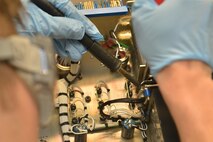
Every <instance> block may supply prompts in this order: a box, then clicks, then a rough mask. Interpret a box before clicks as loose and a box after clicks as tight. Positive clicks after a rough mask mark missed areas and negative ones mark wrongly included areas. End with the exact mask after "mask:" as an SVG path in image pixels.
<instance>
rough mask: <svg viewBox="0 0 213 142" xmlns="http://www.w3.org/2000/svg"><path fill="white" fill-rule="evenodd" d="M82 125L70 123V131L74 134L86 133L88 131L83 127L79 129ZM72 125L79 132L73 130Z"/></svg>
mask: <svg viewBox="0 0 213 142" xmlns="http://www.w3.org/2000/svg"><path fill="white" fill-rule="evenodd" d="M81 126H82V125H81V124H75V125H72V126H71V133H73V134H75V135H79V134H86V133H88V131H87V130H84V129H81V128H79V127H81ZM74 127H76V128H77V129H78V130H79V131H80V132H78V133H76V132H74V131H73V129H74Z"/></svg>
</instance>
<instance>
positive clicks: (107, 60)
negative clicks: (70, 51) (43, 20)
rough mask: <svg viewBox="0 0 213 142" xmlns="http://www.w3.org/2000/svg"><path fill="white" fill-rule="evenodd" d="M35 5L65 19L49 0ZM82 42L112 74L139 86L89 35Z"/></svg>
mask: <svg viewBox="0 0 213 142" xmlns="http://www.w3.org/2000/svg"><path fill="white" fill-rule="evenodd" d="M31 2H33V3H34V4H35V5H37V6H38V7H39V8H40V9H42V10H43V11H45V12H47V13H48V14H50V15H52V16H60V17H64V14H63V13H62V12H61V11H59V10H58V9H57V8H55V7H54V6H53V5H52V4H51V3H49V2H48V1H47V0H31ZM80 42H81V43H82V44H83V45H84V46H85V47H86V48H87V50H88V51H89V52H90V53H91V54H92V55H93V56H94V57H96V58H97V59H98V60H99V61H100V62H102V63H103V64H104V65H105V66H106V67H108V68H109V69H110V70H111V71H112V72H115V71H117V72H119V73H121V74H122V75H123V76H124V77H126V78H127V79H128V80H129V81H130V82H132V83H133V84H134V85H136V86H139V85H140V83H139V82H138V80H136V79H135V78H134V77H133V76H132V75H131V74H130V73H129V72H127V71H126V70H125V69H124V68H123V67H122V62H121V61H120V60H119V59H117V58H115V57H113V56H112V55H111V54H109V53H108V52H107V51H106V50H105V49H104V48H102V46H101V45H100V44H99V43H98V42H96V41H94V40H92V39H91V38H90V37H89V36H88V35H86V34H85V35H84V37H83V38H82V39H81V40H80Z"/></svg>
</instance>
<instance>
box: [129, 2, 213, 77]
mask: <svg viewBox="0 0 213 142" xmlns="http://www.w3.org/2000/svg"><path fill="white" fill-rule="evenodd" d="M212 7H213V2H212V1H211V0H166V1H165V2H164V3H163V4H161V5H160V6H158V5H157V4H156V3H155V2H154V0H136V2H135V3H134V5H133V12H132V19H133V29H134V32H135V37H136V42H137V45H138V47H139V48H140V52H141V54H142V55H143V56H144V57H145V58H146V60H147V62H148V64H149V66H150V69H151V73H152V74H153V75H154V76H155V75H156V74H157V73H158V72H159V71H160V70H161V69H163V68H164V67H166V66H168V65H170V64H171V63H173V62H175V61H178V60H201V61H203V62H204V63H207V64H208V65H210V66H211V67H213V59H212V57H213V55H212V53H213V49H212V48H213V40H212V37H213V11H212V10H213V9H212Z"/></svg>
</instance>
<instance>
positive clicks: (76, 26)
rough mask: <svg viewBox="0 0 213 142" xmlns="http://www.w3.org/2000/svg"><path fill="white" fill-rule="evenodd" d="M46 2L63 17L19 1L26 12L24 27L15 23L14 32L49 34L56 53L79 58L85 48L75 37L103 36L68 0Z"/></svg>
mask: <svg viewBox="0 0 213 142" xmlns="http://www.w3.org/2000/svg"><path fill="white" fill-rule="evenodd" d="M49 2H51V3H52V4H53V5H54V6H55V7H57V8H59V9H60V10H61V11H62V12H64V14H65V16H66V17H53V16H51V15H49V14H47V13H46V12H44V11H42V10H41V9H40V8H38V7H37V6H36V5H34V4H33V3H31V2H28V0H22V3H23V5H24V7H25V9H26V12H27V14H25V15H23V14H22V20H23V25H24V26H22V25H20V24H17V31H18V32H19V33H20V34H23V35H30V36H33V35H36V34H42V35H45V36H49V37H52V38H53V39H54V42H55V45H56V51H57V52H58V54H59V55H60V56H62V57H70V58H71V60H72V61H79V60H80V59H81V57H82V54H83V53H85V52H86V48H85V47H84V46H83V45H82V44H81V43H79V42H78V40H80V39H82V37H83V36H84V34H85V33H86V34H88V35H89V36H90V37H91V38H92V39H93V40H96V41H100V40H103V36H102V35H101V34H100V32H99V31H98V29H97V28H96V26H95V25H94V24H93V23H92V22H90V21H89V19H87V18H86V17H85V16H83V15H81V14H80V13H79V12H78V10H77V9H76V8H75V7H74V5H73V4H72V3H71V1H70V0H60V1H55V0H49Z"/></svg>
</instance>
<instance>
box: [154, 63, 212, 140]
mask: <svg viewBox="0 0 213 142" xmlns="http://www.w3.org/2000/svg"><path fill="white" fill-rule="evenodd" d="M156 80H157V82H158V84H159V88H160V90H161V92H162V96H163V98H164V100H165V102H166V104H167V105H168V107H169V110H170V112H171V114H172V116H173V118H174V120H175V123H176V125H177V128H178V131H179V134H180V137H181V141H182V142H201V141H203V142H212V141H213V109H212V106H213V103H212V102H213V83H212V80H211V69H210V68H209V67H208V66H207V65H206V64H204V63H202V62H199V61H178V62H175V63H173V64H171V65H170V66H168V67H166V68H164V69H163V70H162V71H160V72H159V73H158V74H157V77H156Z"/></svg>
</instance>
